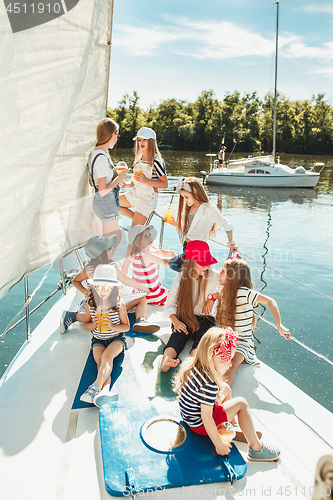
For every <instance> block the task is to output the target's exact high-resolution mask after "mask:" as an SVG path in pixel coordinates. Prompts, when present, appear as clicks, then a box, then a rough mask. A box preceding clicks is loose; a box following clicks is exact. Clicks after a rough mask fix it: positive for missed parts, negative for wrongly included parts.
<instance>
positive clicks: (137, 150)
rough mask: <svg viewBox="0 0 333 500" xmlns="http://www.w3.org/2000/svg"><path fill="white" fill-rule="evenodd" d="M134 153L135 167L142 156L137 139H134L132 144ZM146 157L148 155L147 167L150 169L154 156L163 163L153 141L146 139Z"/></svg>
mask: <svg viewBox="0 0 333 500" xmlns="http://www.w3.org/2000/svg"><path fill="white" fill-rule="evenodd" d="M134 153H135V160H134V164H135V165H136V164H137V163H138V162H139V161H140V160H141V158H142V155H143V153H142V149H141V148H140V147H139V143H138V139H136V141H135V143H134ZM147 155H148V165H149V167H151V168H152V167H153V166H154V160H155V156H158V158H160V160H161V161H162V162H163V158H162V155H161V153H160V151H159V149H158V146H157V143H156V141H155V139H148V150H147Z"/></svg>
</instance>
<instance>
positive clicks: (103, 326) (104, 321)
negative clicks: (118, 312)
mask: <svg viewBox="0 0 333 500" xmlns="http://www.w3.org/2000/svg"><path fill="white" fill-rule="evenodd" d="M97 318H98V319H99V320H100V324H99V325H98V327H97V329H98V331H99V332H103V333H106V332H107V331H108V319H109V313H108V312H107V311H98V312H96V319H97Z"/></svg>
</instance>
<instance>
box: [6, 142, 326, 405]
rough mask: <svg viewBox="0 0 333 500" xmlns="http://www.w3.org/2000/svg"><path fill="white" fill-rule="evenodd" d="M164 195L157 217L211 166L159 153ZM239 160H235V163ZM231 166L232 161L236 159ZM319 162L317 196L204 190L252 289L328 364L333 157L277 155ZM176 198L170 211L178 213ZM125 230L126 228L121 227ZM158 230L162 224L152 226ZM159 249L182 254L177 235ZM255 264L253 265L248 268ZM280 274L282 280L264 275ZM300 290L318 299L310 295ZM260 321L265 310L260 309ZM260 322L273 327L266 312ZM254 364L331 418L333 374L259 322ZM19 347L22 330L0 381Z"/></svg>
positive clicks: (53, 279)
mask: <svg viewBox="0 0 333 500" xmlns="http://www.w3.org/2000/svg"><path fill="white" fill-rule="evenodd" d="M162 153H163V157H164V160H165V163H166V167H167V173H168V178H169V188H168V189H167V190H164V191H161V193H160V196H159V203H158V211H159V212H160V213H163V207H164V205H165V204H166V203H168V202H169V201H170V199H171V197H172V195H173V191H172V188H173V185H174V183H175V180H176V178H177V177H179V176H196V177H200V171H202V170H206V171H208V170H209V158H207V157H206V155H205V154H204V153H189V152H174V151H163V152H162ZM240 156H241V155H239V157H240ZM234 157H235V158H237V155H235V156H234ZM113 159H114V161H115V162H117V161H119V160H125V161H126V162H127V163H128V165H131V164H132V159H133V155H132V152H131V151H129V150H121V149H117V150H115V151H114V152H113ZM316 161H318V162H324V163H325V164H326V166H325V168H324V170H323V171H322V173H321V176H320V181H319V183H318V185H317V187H316V188H315V189H280V188H279V189H267V188H262V189H259V188H256V189H254V188H236V187H228V188H226V187H213V186H206V189H207V192H208V194H209V197H210V200H211V201H212V202H213V203H214V204H216V205H218V207H219V208H220V209H221V211H222V213H223V214H224V215H225V216H226V217H228V218H229V219H230V221H231V222H232V223H233V225H234V227H235V229H234V239H235V240H236V241H237V244H238V247H239V249H240V250H241V252H243V253H244V254H246V259H247V261H248V263H249V265H250V267H251V272H252V277H253V281H254V288H255V289H256V290H258V291H260V292H262V293H263V294H265V295H269V296H271V297H273V298H274V299H275V300H276V301H277V303H278V305H279V309H280V313H281V317H282V321H283V324H284V325H285V326H287V327H288V328H289V329H290V331H291V334H292V335H293V336H294V337H295V338H297V339H298V340H300V341H301V342H303V343H304V344H306V345H307V346H309V347H310V348H312V349H314V350H315V351H317V352H319V353H321V354H323V355H324V356H326V357H327V358H329V359H330V360H332V361H333V342H332V333H333V331H332V330H333V328H332V317H333V302H332V300H330V299H329V298H327V297H325V296H324V295H327V296H328V297H332V298H333V280H332V276H333V261H332V258H331V255H332V254H333V231H332V228H333V157H306V156H300V155H281V163H285V164H292V163H293V162H299V163H301V162H305V163H312V162H316ZM177 203H178V200H177V196H174V198H173V204H174V205H175V207H177ZM124 222H125V224H126V225H128V220H127V221H124ZM153 223H154V224H155V227H156V229H158V230H159V227H160V222H159V221H155V220H153ZM216 240H217V241H219V242H221V243H223V244H224V245H225V243H226V235H225V234H224V232H223V231H222V230H219V232H218V235H217V237H216ZM163 246H164V248H170V249H173V250H175V251H180V250H181V244H180V242H179V240H178V236H177V233H176V230H175V229H174V228H173V227H172V226H169V225H166V227H165V234H164V244H163ZM210 247H211V250H212V253H213V255H215V257H216V258H217V259H218V260H219V264H218V265H216V266H215V267H216V268H217V269H220V268H221V266H222V264H223V261H224V259H225V258H226V257H227V253H228V250H227V248H226V247H225V246H222V245H219V244H218V243H210ZM253 259H254V260H253ZM262 264H266V265H267V266H269V267H270V268H273V269H275V270H276V271H280V273H283V274H284V275H287V276H289V277H291V278H293V279H294V280H297V281H293V280H291V279H289V278H288V277H286V276H283V275H282V274H279V273H278V272H276V271H274V270H272V269H270V268H268V267H264V266H263V265H262ZM43 274H44V270H41V271H39V272H36V273H34V275H32V276H31V277H29V286H30V290H31V291H32V289H33V288H34V286H36V285H37V283H38V282H39V280H40V279H41V277H42V276H43ZM160 275H161V278H162V279H163V280H164V283H165V284H166V285H170V283H171V281H172V279H173V277H174V276H175V274H174V273H173V271H171V270H170V269H168V268H167V267H165V266H164V267H163V269H161V270H160ZM58 281H59V273H58V272H56V271H55V270H53V269H51V271H50V272H49V274H48V277H47V279H46V280H45V284H43V287H42V289H41V292H40V291H39V292H38V293H37V294H36V298H35V299H34V301H33V303H32V306H31V307H34V304H36V303H37V302H38V301H39V300H41V299H40V297H44V296H45V295H47V294H48V293H50V292H51V291H53V290H54V289H55V287H56V284H57V283H58ZM302 284H306V285H308V286H309V287H311V288H313V289H315V290H317V291H319V292H321V293H322V294H324V295H320V294H319V293H316V292H315V291H314V290H311V289H309V288H307V287H305V286H303V285H302ZM58 297H59V294H57V295H56V296H55V297H54V298H52V299H50V300H49V301H48V302H47V303H46V304H45V305H44V306H42V307H41V308H40V309H39V310H38V311H36V313H34V314H33V315H32V319H31V328H32V329H33V328H34V327H35V326H36V325H37V324H38V322H39V321H40V320H41V318H42V317H43V315H44V314H45V312H46V311H47V310H48V309H49V307H50V306H51V305H52V304H53V303H54V302H55V301H56V300H57V298H58ZM23 301H24V289H23V284H22V283H19V284H18V285H16V286H15V287H14V288H13V289H12V290H11V291H10V292H9V294H7V296H6V297H4V298H3V299H2V300H1V302H0V304H1V312H0V332H2V331H3V330H4V328H5V327H6V326H7V324H8V323H9V321H10V320H11V319H12V317H13V316H14V314H15V313H16V312H17V311H18V309H19V307H20V305H22V303H23ZM258 312H259V314H261V313H263V307H262V306H260V307H259V308H258ZM264 317H265V318H266V319H268V320H270V321H273V322H274V320H273V317H272V315H271V313H270V311H269V309H268V310H266V311H265V312H264ZM254 335H255V338H256V342H255V344H256V347H257V356H258V357H259V358H260V359H261V360H262V361H263V362H265V363H266V364H268V365H269V366H271V367H272V368H274V369H275V370H277V371H278V372H279V373H281V374H282V375H283V376H285V377H286V378H288V379H289V380H290V381H291V382H292V383H294V384H295V385H297V386H298V387H299V388H301V389H302V390H303V391H304V392H306V393H307V394H309V395H310V396H311V397H313V398H314V399H315V400H316V401H318V402H319V403H321V404H322V405H323V406H325V407H326V408H328V409H329V410H330V411H333V390H332V376H333V366H332V365H330V364H329V363H327V362H326V361H324V360H322V359H320V358H318V357H316V356H315V355H313V354H312V353H310V352H308V351H307V350H305V349H304V348H303V347H301V346H300V345H298V344H297V343H295V342H293V341H286V340H284V339H283V337H281V336H280V335H279V334H278V332H277V331H276V330H275V329H274V328H273V327H271V326H269V325H267V324H266V323H264V322H263V321H259V324H258V327H257V328H256V330H255V332H254ZM24 340H25V324H24V323H22V324H21V325H20V326H18V327H16V328H15V329H14V330H13V331H11V332H9V333H8V334H7V335H6V337H5V338H4V339H2V341H1V342H0V374H2V373H3V372H4V370H5V368H6V366H7V365H8V363H9V362H10V360H11V359H12V358H13V356H14V355H15V353H16V352H17V350H18V349H19V347H20V345H21V344H22V343H23V342H24Z"/></svg>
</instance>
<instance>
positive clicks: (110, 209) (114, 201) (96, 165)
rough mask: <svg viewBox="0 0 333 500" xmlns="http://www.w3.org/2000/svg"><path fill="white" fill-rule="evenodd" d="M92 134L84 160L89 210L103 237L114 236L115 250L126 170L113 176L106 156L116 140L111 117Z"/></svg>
mask: <svg viewBox="0 0 333 500" xmlns="http://www.w3.org/2000/svg"><path fill="white" fill-rule="evenodd" d="M96 135H97V140H96V145H95V148H94V149H93V151H92V152H91V153H90V155H89V159H88V171H89V183H90V185H91V186H92V187H94V189H95V196H94V201H93V210H94V212H95V214H96V215H97V217H98V218H99V219H100V220H101V221H102V223H103V235H104V236H110V235H111V234H116V236H117V240H118V241H117V244H116V245H115V248H116V247H117V246H118V245H119V243H120V240H121V231H120V229H119V222H118V221H119V219H120V209H119V189H120V186H119V183H120V182H121V181H122V180H123V179H125V177H126V175H127V172H128V169H127V168H124V169H123V170H122V171H121V172H120V173H119V174H117V171H116V169H115V167H114V165H113V163H112V161H111V158H110V156H109V149H112V148H113V147H114V145H115V144H116V142H117V140H118V139H119V137H120V136H119V126H118V124H117V123H116V122H115V121H114V120H111V118H104V119H103V120H101V121H100V122H99V124H98V125H97V130H96Z"/></svg>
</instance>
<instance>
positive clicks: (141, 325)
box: [60, 235, 160, 333]
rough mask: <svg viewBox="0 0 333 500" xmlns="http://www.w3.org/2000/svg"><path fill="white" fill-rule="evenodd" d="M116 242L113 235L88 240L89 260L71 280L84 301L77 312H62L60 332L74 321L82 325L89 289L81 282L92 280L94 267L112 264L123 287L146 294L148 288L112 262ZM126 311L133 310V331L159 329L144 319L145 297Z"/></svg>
mask: <svg viewBox="0 0 333 500" xmlns="http://www.w3.org/2000/svg"><path fill="white" fill-rule="evenodd" d="M116 242H117V238H116V236H115V235H112V236H109V237H108V238H106V237H105V236H93V237H92V238H90V239H89V240H88V241H87V243H86V246H85V251H86V254H87V255H88V257H89V258H90V259H91V260H90V261H89V262H88V264H87V265H86V267H85V268H84V269H83V271H81V272H80V273H79V274H78V275H77V276H76V277H75V278H74V280H73V286H74V287H75V288H76V289H77V290H78V291H79V292H81V293H83V294H84V295H85V297H86V298H85V299H84V300H83V301H82V302H81V303H80V305H79V310H78V311H77V312H74V311H64V312H63V314H62V316H61V320H60V332H61V333H65V332H66V330H67V329H68V328H69V327H70V326H71V325H72V324H73V323H75V321H80V322H81V323H83V321H84V317H85V309H86V304H87V298H88V297H90V291H91V290H90V287H89V284H88V286H87V288H86V287H85V286H83V284H82V283H83V282H84V281H87V279H88V278H92V276H93V275H94V271H95V269H96V267H97V266H98V265H100V264H112V265H113V266H114V267H115V270H116V273H117V279H118V280H119V281H120V282H121V283H122V284H124V285H126V286H129V287H132V288H137V289H138V290H142V291H144V292H148V288H147V287H146V286H145V285H143V284H141V283H138V282H137V281H135V280H133V279H132V278H130V277H129V276H125V275H124V274H123V273H122V272H121V271H120V269H119V268H118V266H117V265H116V263H115V261H114V260H112V256H113V250H114V245H115V244H116ZM126 308H127V310H128V311H130V310H131V309H133V308H135V317H136V320H135V323H134V325H133V330H134V331H136V332H141V333H155V332H157V331H158V330H159V329H160V327H159V325H158V324H155V323H150V322H148V321H147V320H146V319H145V315H146V312H147V300H146V298H145V297H137V298H134V300H132V301H131V302H130V303H129V304H127V305H126Z"/></svg>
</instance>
